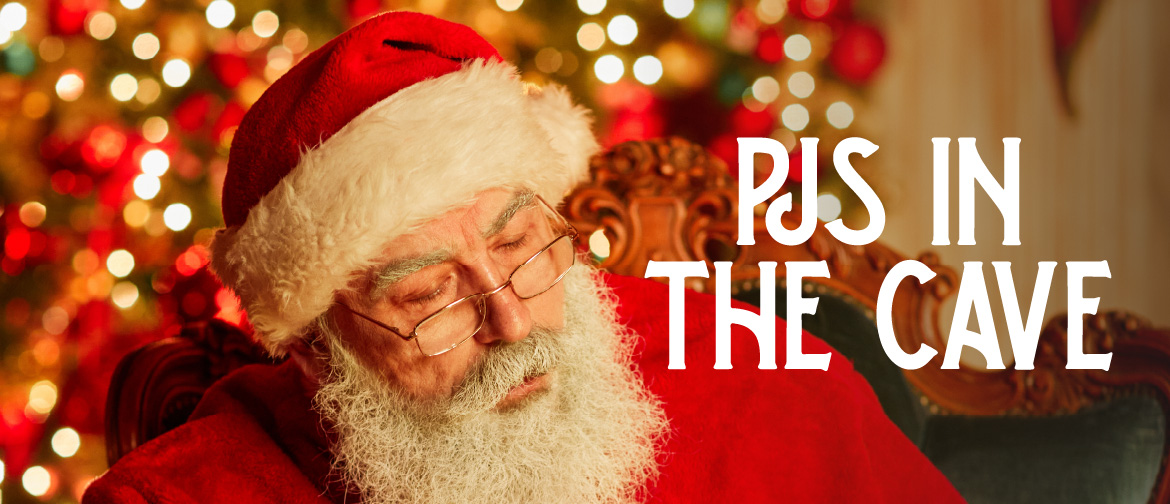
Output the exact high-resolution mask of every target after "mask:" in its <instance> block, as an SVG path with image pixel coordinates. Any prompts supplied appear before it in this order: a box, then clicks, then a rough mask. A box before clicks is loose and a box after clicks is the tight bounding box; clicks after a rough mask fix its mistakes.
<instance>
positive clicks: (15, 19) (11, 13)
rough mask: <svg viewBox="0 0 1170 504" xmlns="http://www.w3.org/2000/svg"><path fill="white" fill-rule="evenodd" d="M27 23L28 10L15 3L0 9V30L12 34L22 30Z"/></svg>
mask: <svg viewBox="0 0 1170 504" xmlns="http://www.w3.org/2000/svg"><path fill="white" fill-rule="evenodd" d="M27 22H28V9H26V8H25V7H24V6H23V5H21V4H18V3H16V2H9V3H6V4H4V7H0V30H3V31H10V32H14V31H16V30H19V29H21V28H24V25H25V23H27Z"/></svg>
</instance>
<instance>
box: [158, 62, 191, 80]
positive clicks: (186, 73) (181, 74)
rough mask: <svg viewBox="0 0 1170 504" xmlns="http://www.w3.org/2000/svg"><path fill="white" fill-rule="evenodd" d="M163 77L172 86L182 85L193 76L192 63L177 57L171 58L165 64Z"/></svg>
mask: <svg viewBox="0 0 1170 504" xmlns="http://www.w3.org/2000/svg"><path fill="white" fill-rule="evenodd" d="M162 78H163V82H165V83H167V85H168V86H170V87H179V86H182V85H183V84H186V83H187V80H189V79H190V78H191V65H188V64H187V62H186V61H183V60H181V59H177V58H176V59H173V60H170V61H168V62H167V64H166V65H163V70H162Z"/></svg>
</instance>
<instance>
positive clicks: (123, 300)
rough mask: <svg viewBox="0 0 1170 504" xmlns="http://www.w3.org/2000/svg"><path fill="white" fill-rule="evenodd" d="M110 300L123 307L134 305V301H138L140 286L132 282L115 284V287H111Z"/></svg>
mask: <svg viewBox="0 0 1170 504" xmlns="http://www.w3.org/2000/svg"><path fill="white" fill-rule="evenodd" d="M110 301H113V302H114V304H115V305H117V307H118V308H122V309H125V308H129V307H131V306H134V303H135V302H136V301H138V286H136V285H134V284H133V283H132V282H118V283H116V284H114V288H113V289H110Z"/></svg>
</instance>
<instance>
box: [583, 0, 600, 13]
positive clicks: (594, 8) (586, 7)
mask: <svg viewBox="0 0 1170 504" xmlns="http://www.w3.org/2000/svg"><path fill="white" fill-rule="evenodd" d="M577 8H578V9H581V12H584V13H586V14H589V15H593V14H600V13H601V11H603V10H605V0H577Z"/></svg>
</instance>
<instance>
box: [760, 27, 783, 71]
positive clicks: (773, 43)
mask: <svg viewBox="0 0 1170 504" xmlns="http://www.w3.org/2000/svg"><path fill="white" fill-rule="evenodd" d="M756 57H757V58H760V61H763V62H764V63H768V64H775V63H779V62H780V60H782V59H784V37H783V36H782V35H781V34H780V30H778V29H776V28H768V29H766V30H764V31H763V33H760V43H759V44H757V45H756Z"/></svg>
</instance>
